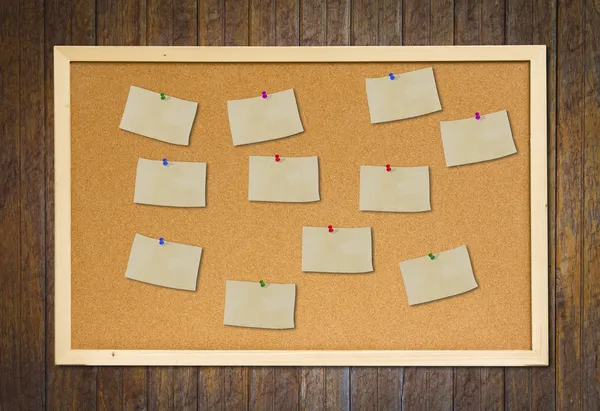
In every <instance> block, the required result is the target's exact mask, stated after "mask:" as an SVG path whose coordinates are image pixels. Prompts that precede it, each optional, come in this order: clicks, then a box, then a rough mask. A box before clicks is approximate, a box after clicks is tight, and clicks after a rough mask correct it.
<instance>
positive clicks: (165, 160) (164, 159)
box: [163, 158, 169, 166]
mask: <svg viewBox="0 0 600 411" xmlns="http://www.w3.org/2000/svg"><path fill="white" fill-rule="evenodd" d="M168 165H169V162H168V161H167V159H166V158H163V166H168Z"/></svg>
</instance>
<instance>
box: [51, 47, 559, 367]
mask: <svg viewBox="0 0 600 411" xmlns="http://www.w3.org/2000/svg"><path fill="white" fill-rule="evenodd" d="M425 67H432V68H433V70H434V73H435V79H436V84H437V88H438V93H439V97H440V101H441V104H442V111H439V112H437V113H433V114H429V115H426V116H422V117H416V118H412V119H408V120H403V121H395V122H390V123H384V124H375V125H374V124H371V122H370V121H369V110H368V106H367V100H366V95H365V78H366V77H378V76H385V75H386V74H387V73H389V72H394V73H403V72H408V71H411V70H416V69H420V68H425ZM131 85H135V86H139V87H142V88H145V89H149V90H155V91H163V92H165V93H166V94H168V95H173V96H177V97H178V98H182V99H185V100H190V101H197V102H198V114H197V116H196V119H195V122H194V126H193V128H192V133H191V136H190V145H189V146H176V145H171V144H166V143H163V142H159V141H156V140H152V139H148V138H145V137H142V136H139V135H135V134H132V133H128V132H126V131H123V130H120V129H119V122H120V119H121V116H122V114H123V110H124V106H125V102H126V100H127V93H128V90H129V87H130V86H131ZM289 88H293V89H294V92H295V94H296V99H297V102H298V108H299V112H300V117H301V120H302V124H303V126H304V133H301V134H298V135H296V136H293V137H289V138H284V139H280V140H273V141H269V142H264V143H258V144H249V145H244V146H237V147H234V146H233V145H232V141H231V133H230V130H229V122H228V118H227V105H226V102H227V100H232V99H242V98H247V97H250V96H253V95H259V94H260V91H261V90H264V89H267V90H271V91H273V92H275V91H279V90H284V89H289ZM55 107H56V110H55V127H56V134H55V135H56V143H55V150H56V154H55V156H56V175H55V179H56V193H55V194H56V302H57V303H56V323H57V332H56V336H57V337H56V338H57V341H56V344H57V350H56V352H57V358H56V361H57V363H58V364H90V365H92V364H101V365H111V364H114V365H127V364H132V365H133V364H148V365H158V364H198V365H203V364H207V365H208V364H211V365H219V364H220V365H309V364H314V365H535V364H538V365H539V364H546V363H547V361H548V353H547V351H548V349H547V345H548V341H547V340H548V335H547V334H548V332H547V315H548V314H547V290H548V285H547V268H546V267H547V264H546V261H547V240H546V238H547V222H546V197H547V195H546V117H545V116H546V95H545V48H544V47H538V46H510V47H508V46H506V47H504V46H497V47H489V46H488V47H485V46H484V47H414V48H411V47H401V48H396V47H378V48H358V47H356V48H354V47H351V48H277V49H274V48H271V49H269V48H201V47H196V48H161V47H156V48H155V47H144V48H142V47H136V48H125V47H121V48H117V47H58V48H56V49H55ZM500 110H507V111H508V113H509V119H510V124H511V129H512V133H513V136H514V141H515V145H516V147H517V154H516V155H512V156H509V157H505V158H502V159H499V160H495V161H489V162H485V163H478V164H473V165H466V166H461V167H452V168H448V167H446V163H445V161H444V153H443V148H442V143H441V137H440V124H439V123H440V121H444V120H454V119H459V118H466V117H469V116H472V115H473V113H474V112H475V111H479V112H483V113H491V112H496V111H500ZM275 153H279V154H281V155H285V156H311V155H315V156H318V157H319V168H320V195H321V200H320V201H319V202H314V203H297V204H290V203H263V202H249V201H248V157H249V156H251V155H265V156H270V155H274V154H275ZM139 157H143V158H150V159H161V158H163V157H166V158H169V159H173V160H174V161H203V162H206V163H207V167H208V168H207V170H208V171H207V176H208V177H207V191H206V198H207V204H206V205H207V206H206V208H172V207H155V206H144V205H139V204H134V203H133V191H134V181H135V175H136V164H137V160H138V158H139ZM386 163H392V164H397V165H399V166H423V165H428V166H429V167H430V178H431V208H432V210H431V211H430V212H425V213H380V212H367V211H359V207H358V187H359V168H360V166H361V165H384V164H386ZM328 224H332V225H334V226H339V227H371V228H372V236H373V264H374V271H373V272H372V273H368V274H316V273H303V272H302V270H301V258H302V257H301V249H302V247H301V243H302V227H303V226H327V225H328ZM136 233H140V234H143V235H146V236H149V237H154V238H157V237H165V238H168V239H170V240H171V241H174V242H178V243H185V244H192V245H198V246H200V247H202V248H203V256H202V262H201V268H200V274H199V279H198V287H197V291H195V292H182V291H178V290H172V289H168V288H161V287H157V286H153V285H148V284H144V283H140V282H136V281H131V280H128V279H126V278H125V276H124V273H125V269H126V267H127V261H128V258H129V253H130V249H131V243H132V240H133V237H134V235H135V234H136ZM462 244H466V245H467V246H468V248H469V253H470V258H471V263H472V266H473V271H474V274H475V278H476V280H477V283H478V288H477V289H475V290H473V291H470V292H468V293H466V294H463V295H460V296H457V297H454V298H448V299H444V300H440V301H436V302H432V303H428V304H422V305H417V306H409V305H408V303H407V296H406V292H405V289H404V285H403V282H402V277H401V274H400V270H399V266H398V264H399V262H401V261H404V260H407V259H411V258H415V257H418V256H422V255H425V254H427V253H428V252H430V251H431V250H445V249H450V248H455V247H458V246H460V245H462ZM258 279H264V280H265V281H267V282H273V283H293V284H296V288H297V297H296V309H295V328H294V329H291V330H265V329H252V328H241V327H227V326H224V325H223V310H224V297H225V281H226V280H243V281H258Z"/></svg>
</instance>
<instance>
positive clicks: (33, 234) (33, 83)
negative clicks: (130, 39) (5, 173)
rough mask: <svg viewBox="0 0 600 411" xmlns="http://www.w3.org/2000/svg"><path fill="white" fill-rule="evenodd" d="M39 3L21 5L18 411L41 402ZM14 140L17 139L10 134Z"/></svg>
mask: <svg viewBox="0 0 600 411" xmlns="http://www.w3.org/2000/svg"><path fill="white" fill-rule="evenodd" d="M43 6H44V4H43V1H42V0H28V1H22V2H20V15H19V31H20V39H19V40H20V41H19V42H20V46H19V49H20V59H19V68H20V73H19V79H18V81H19V85H20V86H19V106H20V109H19V111H20V113H21V115H20V120H19V126H20V127H19V142H20V150H19V151H20V155H21V172H20V173H19V175H20V177H21V179H20V180H21V181H20V191H21V212H20V215H21V218H20V220H21V223H20V224H21V229H20V231H21V246H20V248H21V253H20V254H21V261H20V271H21V274H20V280H21V290H20V295H21V306H20V315H19V317H20V333H19V334H20V335H19V377H20V381H19V397H20V407H21V409H23V410H25V409H31V410H33V409H42V408H44V403H45V388H44V383H45V375H44V341H45V331H46V330H45V325H46V324H45V318H44V310H45V306H44V303H45V295H44V283H45V281H44V263H45V238H44V236H45V232H44V225H45V221H44V217H45V216H44V210H45V208H46V205H45V192H44V189H45V187H44V185H45V176H44V173H45V163H44V25H43V21H44V7H43ZM15 137H16V136H15Z"/></svg>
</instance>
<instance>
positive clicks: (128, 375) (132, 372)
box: [123, 367, 148, 410]
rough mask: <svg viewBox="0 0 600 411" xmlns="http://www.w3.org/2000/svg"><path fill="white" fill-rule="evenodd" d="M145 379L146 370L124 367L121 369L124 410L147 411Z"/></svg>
mask: <svg viewBox="0 0 600 411" xmlns="http://www.w3.org/2000/svg"><path fill="white" fill-rule="evenodd" d="M146 379H147V375H146V368H142V367H126V368H124V369H123V409H124V410H145V409H147V404H148V398H147V393H146Z"/></svg>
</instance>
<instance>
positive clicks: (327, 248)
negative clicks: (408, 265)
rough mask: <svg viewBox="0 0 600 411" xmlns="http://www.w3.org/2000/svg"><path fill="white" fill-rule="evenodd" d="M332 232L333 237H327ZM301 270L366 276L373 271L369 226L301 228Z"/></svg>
mask: <svg viewBox="0 0 600 411" xmlns="http://www.w3.org/2000/svg"><path fill="white" fill-rule="evenodd" d="M332 232H334V233H335V235H330V233H332ZM302 271H304V272H318V273H350V274H352V273H370V272H371V271H373V246H372V241H371V227H358V228H336V229H335V230H334V228H333V226H331V225H330V226H328V227H327V231H325V230H324V227H303V228H302Z"/></svg>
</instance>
